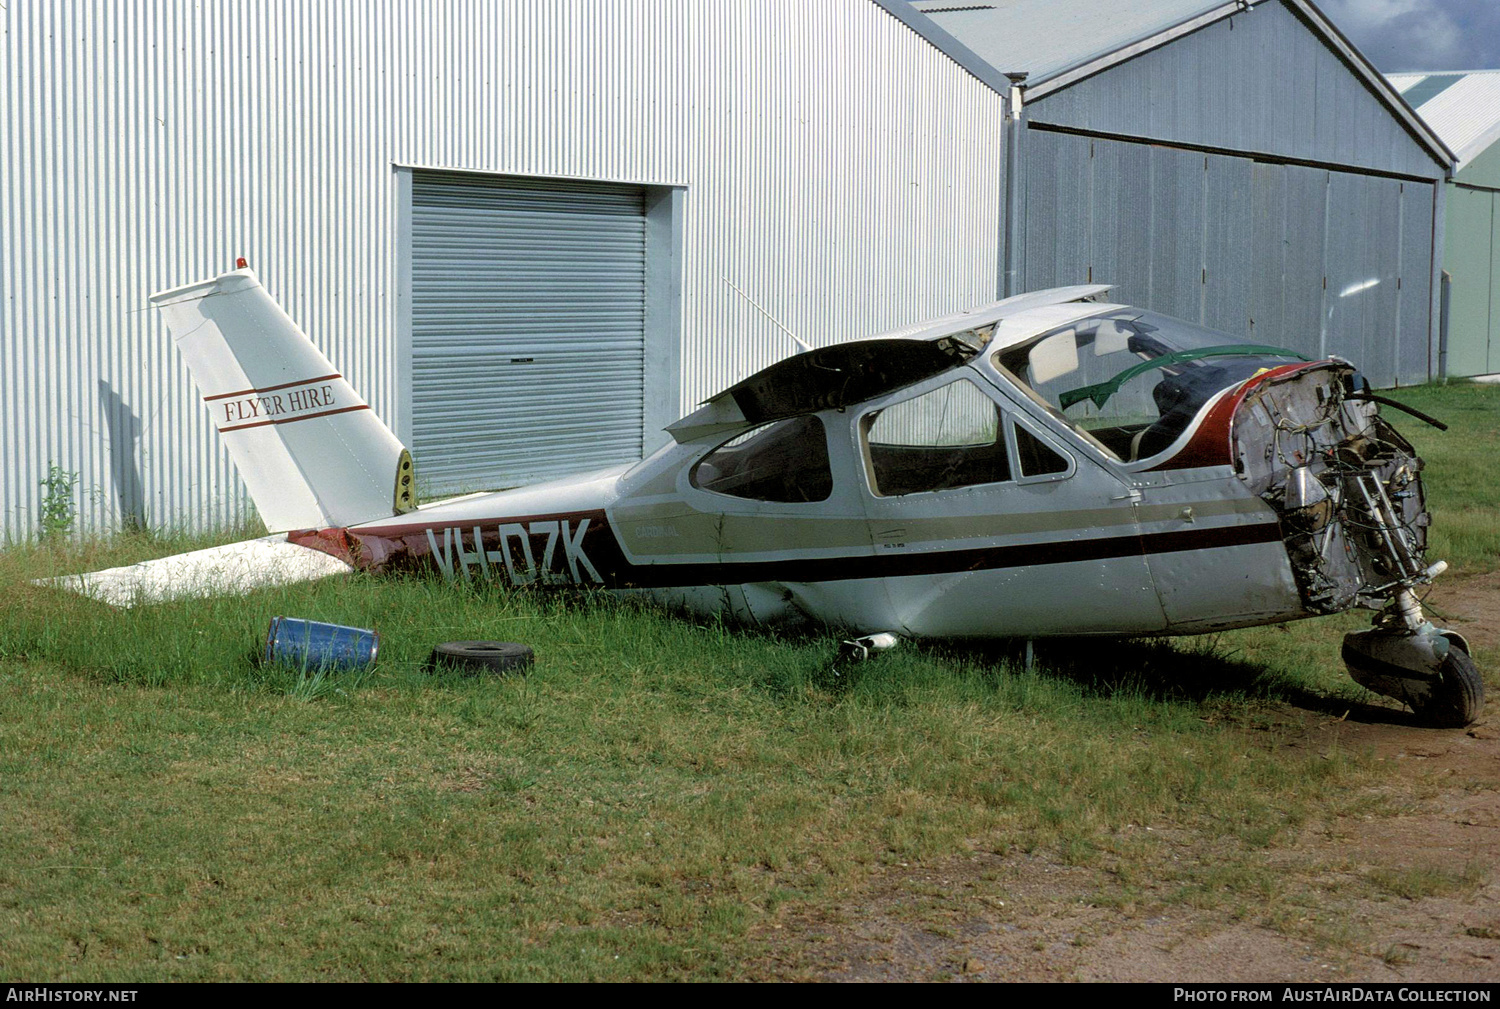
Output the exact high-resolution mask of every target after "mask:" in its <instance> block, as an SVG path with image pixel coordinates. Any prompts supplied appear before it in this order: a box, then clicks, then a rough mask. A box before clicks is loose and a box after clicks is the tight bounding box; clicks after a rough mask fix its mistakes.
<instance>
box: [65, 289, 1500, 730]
mask: <svg viewBox="0 0 1500 1009" xmlns="http://www.w3.org/2000/svg"><path fill="white" fill-rule="evenodd" d="M1108 290H1109V288H1108V287H1107V286H1104V285H1091V286H1086V287H1068V288H1058V289H1054V290H1048V291H1040V292H1035V293H1031V294H1024V295H1020V296H1017V297H1013V298H1009V299H1006V300H1004V301H999V302H995V303H993V304H990V305H986V306H982V307H979V308H976V309H973V310H971V311H968V312H964V313H959V314H955V315H952V316H948V317H946V318H942V319H937V320H933V321H931V322H927V323H924V324H922V325H919V326H913V327H911V328H909V329H906V330H903V331H900V332H896V333H890V334H885V335H883V336H880V337H876V338H872V339H864V340H856V341H852V342H847V343H841V344H836V345H832V346H827V347H821V348H817V349H813V350H809V351H805V352H803V353H798V354H796V355H795V356H793V357H790V358H788V359H786V360H783V361H781V362H779V363H777V364H774V365H771V366H770V367H768V368H766V369H764V370H762V371H760V372H759V373H757V374H755V375H752V376H750V377H749V378H746V379H744V380H743V381H741V382H739V383H737V384H736V385H734V386H732V387H730V388H729V389H727V390H725V391H724V392H722V393H720V394H719V395H717V396H715V397H713V398H712V399H710V400H708V401H707V402H706V403H704V404H703V405H702V406H701V407H700V408H699V409H697V410H696V411H695V412H693V413H691V414H689V415H688V416H686V417H684V418H683V419H681V420H679V421H677V422H676V423H674V424H672V425H671V426H670V427H669V428H668V429H667V430H668V433H670V435H671V438H672V440H671V442H670V443H669V444H668V445H667V446H666V447H664V448H662V449H661V450H660V451H658V452H656V453H655V454H654V455H652V456H651V457H650V458H648V459H646V460H644V461H642V462H638V463H634V464H629V465H621V466H618V467H616V468H613V469H609V470H605V471H602V472H597V473H591V474H586V475H582V476H578V477H575V478H572V479H566V480H560V481H555V482H551V483H546V484H541V485H537V486H531V487H526V488H521V489H516V490H507V491H501V492H497V493H485V494H477V495H468V496H464V497H459V498H453V499H450V500H446V501H439V502H434V503H431V504H424V505H420V506H419V505H418V503H417V500H416V494H415V482H414V469H413V464H412V460H411V456H410V455H409V454H408V452H407V451H406V449H405V448H404V447H403V446H402V445H401V443H400V442H399V441H398V440H397V438H396V437H395V436H394V435H393V434H392V433H391V431H390V430H389V429H388V428H387V427H386V426H385V425H384V424H383V423H382V422H381V421H380V420H379V419H378V418H377V417H376V416H375V415H374V413H373V412H372V411H371V410H370V408H369V406H368V405H367V404H366V403H365V402H364V401H363V400H362V399H360V398H359V396H358V395H357V393H355V391H354V389H353V388H352V387H351V386H350V385H349V383H348V382H346V381H345V380H344V379H343V378H342V377H341V376H340V375H339V373H338V372H337V370H336V369H335V368H334V367H333V365H332V364H331V363H330V362H329V361H328V359H327V358H326V357H325V356H324V355H323V354H322V353H320V352H319V351H318V350H317V349H316V348H315V347H314V346H313V344H312V342H311V341H310V340H309V339H308V338H307V337H306V335H304V334H303V333H302V331H301V330H300V329H299V328H298V327H297V325H296V324H295V323H294V322H293V321H292V319H291V318H289V317H288V316H287V315H286V313H285V312H283V311H282V310H281V308H280V307H279V306H278V305H277V303H276V302H275V301H274V300H273V299H272V298H271V297H270V295H269V294H267V292H266V291H265V289H264V288H263V287H262V286H261V284H260V283H259V282H258V281H257V279H256V277H255V275H254V274H253V273H252V272H251V271H250V270H248V269H244V268H241V269H236V270H234V271H233V272H230V273H226V274H224V275H222V276H220V277H218V278H216V279H213V280H210V281H206V282H204V283H199V284H194V285H190V286H187V287H182V288H178V289H176V290H172V291H167V292H164V293H162V294H159V295H156V296H155V297H154V298H153V301H154V303H155V304H156V306H157V307H158V308H159V309H160V310H161V311H162V313H163V315H164V316H165V319H166V323H167V326H168V328H169V330H170V331H171V333H172V336H173V338H174V340H175V341H176V343H177V346H178V348H179V349H180V351H181V353H182V354H183V357H184V358H185V360H186V361H187V363H188V365H189V368H190V370H191V371H192V374H193V377H194V379H195V381H196V382H197V384H198V387H199V390H200V392H201V394H202V396H203V399H204V402H205V404H206V406H207V407H208V409H209V410H210V413H211V415H212V417H213V420H214V423H215V424H216V425H217V427H218V430H219V431H220V433H221V434H222V436H223V438H224V440H225V443H226V444H227V446H228V447H229V450H230V453H231V455H232V457H233V459H234V461H235V464H236V466H237V467H238V468H239V471H240V473H241V474H242V475H243V477H244V479H245V483H246V484H247V486H248V488H249V490H250V493H251V495H252V497H253V498H254V501H255V503H256V506H257V508H258V509H259V511H260V514H261V516H262V518H263V519H264V520H265V522H266V525H267V527H268V528H270V529H271V530H273V535H272V536H270V537H267V538H265V539H264V540H259V541H253V542H252V543H250V544H235V545H232V546H228V547H219V548H214V549H211V550H207V551H198V552H196V553H194V554H187V555H181V556H179V557H175V558H165V559H163V560H160V561H150V562H146V563H145V564H140V565H133V566H131V567H128V568H119V569H114V570H111V571H103V572H97V573H94V574H90V575H83V576H72V577H70V578H68V579H64V580H62V581H64V582H65V583H66V584H68V585H69V586H70V587H72V588H75V589H77V590H79V591H83V592H87V593H90V594H92V595H94V596H96V597H98V598H101V599H104V600H106V601H108V602H111V603H114V604H117V605H128V604H131V603H134V602H139V601H149V600H154V599H160V598H166V597H169V596H173V595H181V594H191V593H202V592H212V591H239V590H243V589H246V588H250V587H254V586H255V585H259V584H267V583H272V582H280V581H291V580H301V579H309V578H315V577H321V576H323V575H326V574H331V573H336V572H340V571H349V570H351V569H356V568H358V569H367V570H374V571H385V570H412V569H422V570H427V571H431V572H434V573H437V574H440V575H441V576H442V577H445V578H449V579H456V580H462V581H475V580H481V579H484V580H498V581H501V582H504V583H507V584H511V585H517V586H532V585H534V586H557V587H578V586H597V587H599V588H603V589H608V590H612V591H614V592H618V593H624V594H637V595H646V596H649V597H651V598H653V599H656V600H659V601H660V602H662V603H665V604H667V605H669V606H674V607H681V608H685V609H688V610H691V611H695V612H700V613H720V614H726V615H728V616H730V617H732V618H734V619H736V620H739V621H744V622H747V623H753V624H771V623H776V622H780V621H814V622H817V623H821V624H825V625H829V626H832V627H838V628H842V629H849V630H851V631H852V632H853V633H855V634H858V635H865V636H867V641H868V642H873V643H876V644H879V643H884V642H888V641H890V640H893V639H892V638H891V635H895V636H899V637H924V638H925V637H956V638H1038V637H1046V636H1059V635H1067V636H1076V635H1125V636H1134V635H1163V634H1195V633H1200V632H1206V631H1215V630H1220V629H1225V628H1232V627H1244V626H1249V625H1255V624H1266V623H1274V622H1281V621H1289V620H1297V619H1301V618H1304V617H1312V616H1318V615H1321V614H1329V613H1337V612H1341V611H1344V610H1348V609H1351V608H1355V607H1361V608H1367V609H1370V610H1373V611H1375V620H1374V626H1373V627H1372V628H1371V629H1369V630H1366V631H1361V632H1357V633H1353V634H1350V635H1348V636H1347V637H1346V638H1345V641H1344V646H1343V658H1344V660H1345V662H1346V664H1347V665H1348V668H1349V671H1350V673H1351V674H1352V675H1353V677H1354V678H1355V680H1357V681H1358V682H1360V683H1362V684H1364V685H1365V686H1367V687H1369V688H1370V689H1372V690H1375V691H1378V692H1380V693H1383V694H1386V695H1388V696H1391V697H1394V698H1397V699H1398V700H1400V701H1402V702H1404V703H1406V704H1408V705H1410V706H1411V707H1412V708H1413V709H1414V710H1415V711H1416V712H1417V713H1418V714H1419V716H1421V717H1422V718H1423V719H1424V720H1426V721H1427V722H1429V723H1431V724H1434V725H1440V726H1460V725H1465V724H1467V723H1468V722H1470V721H1472V720H1473V719H1474V718H1476V717H1477V716H1478V714H1479V711H1480V709H1481V707H1482V705H1483V687H1482V683H1481V680H1480V678H1479V674H1478V671H1477V670H1476V668H1475V665H1474V663H1473V661H1472V660H1471V659H1470V657H1469V649H1468V646H1467V644H1466V643H1465V641H1464V639H1463V638H1462V637H1461V636H1460V635H1458V634H1456V633H1455V632H1453V631H1451V630H1446V629H1440V628H1438V627H1436V626H1434V625H1433V624H1432V623H1431V622H1430V621H1429V620H1428V619H1427V617H1426V615H1425V614H1424V612H1423V609H1422V605H1421V603H1420V602H1419V600H1418V596H1417V593H1418V592H1419V591H1420V590H1421V589H1422V587H1423V586H1426V585H1428V584H1429V583H1430V582H1431V581H1432V579H1433V578H1435V577H1436V576H1437V575H1439V574H1440V573H1441V572H1442V571H1443V570H1444V568H1445V565H1444V564H1443V562H1441V561H1439V562H1436V563H1433V562H1430V561H1429V560H1428V559H1427V558H1426V546H1427V527H1428V522H1429V515H1428V511H1427V508H1426V504H1425V499H1424V491H1423V486H1422V479H1421V470H1422V460H1421V459H1420V458H1418V457H1417V455H1416V453H1415V451H1414V450H1413V448H1412V446H1411V444H1410V443H1409V442H1408V441H1407V440H1406V439H1405V438H1403V437H1402V436H1401V435H1400V434H1399V433H1397V431H1396V430H1395V429H1394V428H1393V427H1392V426H1391V425H1390V424H1389V423H1388V422H1387V420H1386V418H1385V417H1384V416H1382V414H1381V405H1382V404H1384V405H1386V406H1391V407H1395V408H1398V409H1404V408H1402V407H1401V406H1400V404H1397V403H1394V402H1392V401H1390V400H1386V399H1383V398H1382V397H1380V396H1377V395H1375V394H1373V393H1372V392H1370V390H1369V388H1368V386H1367V385H1366V384H1365V383H1364V382H1363V380H1362V379H1361V377H1360V376H1359V374H1358V373H1357V371H1356V370H1355V368H1354V366H1353V365H1351V364H1350V363H1348V362H1345V361H1342V360H1339V359H1329V360H1322V361H1308V360H1305V359H1302V358H1301V357H1299V356H1298V355H1296V354H1294V353H1291V352H1289V351H1286V350H1283V349H1279V348H1276V347H1270V346H1260V345H1254V344H1248V343H1245V342H1243V341H1240V340H1237V339H1235V338H1234V337H1231V336H1228V335H1225V334H1223V333H1218V332H1213V331H1210V330H1207V329H1204V328H1202V327H1200V326H1197V325H1193V324H1190V323H1187V322H1183V321H1180V320H1176V319H1171V318H1167V317H1164V316H1161V315H1158V314H1155V313H1152V312H1148V311H1143V310H1140V309H1137V308H1131V307H1128V306H1126V305H1119V304H1110V303H1105V302H1101V301H1099V300H1097V299H1099V298H1101V297H1102V296H1103V295H1104V294H1105V292H1107V291H1108ZM1408 412H1411V411H1408ZM1424 419H1425V418H1424Z"/></svg>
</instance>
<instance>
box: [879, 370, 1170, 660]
mask: <svg viewBox="0 0 1500 1009" xmlns="http://www.w3.org/2000/svg"><path fill="white" fill-rule="evenodd" d="M850 434H851V438H852V439H853V443H854V445H855V448H856V450H857V452H858V455H859V457H860V462H861V467H862V470H863V478H864V479H863V483H862V486H861V487H860V491H861V493H862V495H863V497H864V501H865V510H866V514H867V516H868V520H869V523H870V535H871V540H872V543H873V549H874V555H875V557H876V559H877V561H879V562H880V565H881V568H882V572H883V574H884V577H885V582H886V591H887V593H888V595H889V597H890V601H891V607H892V613H893V616H895V618H896V619H897V620H898V622H899V623H898V625H897V626H894V627H890V628H886V629H888V630H896V631H900V632H904V633H909V634H915V635H922V636H958V637H966V636H967V637H981V636H993V637H1012V636H1014V637H1028V636H1042V635H1054V634H1079V633H1147V632H1151V631H1156V630H1159V629H1161V627H1162V626H1163V625H1164V619H1163V615H1162V610H1161V606H1160V604H1159V602H1158V599H1157V595H1156V592H1155V590H1154V588H1153V586H1152V584H1151V576H1150V571H1149V569H1148V567H1147V564H1146V560H1145V558H1144V557H1143V556H1142V551H1141V544H1140V530H1139V526H1138V524H1137V521H1136V515H1135V509H1134V507H1133V504H1134V498H1135V496H1136V495H1135V492H1134V491H1133V490H1132V488H1130V487H1129V486H1127V485H1126V484H1125V483H1124V482H1123V481H1122V480H1121V479H1120V478H1119V477H1118V476H1117V475H1115V474H1114V473H1113V472H1111V471H1110V470H1109V469H1107V468H1106V467H1104V466H1103V465H1101V464H1099V463H1098V462H1097V461H1095V460H1093V459H1091V458H1089V457H1088V455H1087V454H1086V453H1083V452H1080V451H1078V450H1077V447H1076V446H1072V445H1070V444H1069V443H1068V440H1067V439H1065V438H1063V437H1060V436H1059V435H1058V434H1057V433H1056V432H1054V431H1052V430H1050V429H1049V427H1048V425H1046V424H1045V423H1044V422H1042V421H1039V420H1038V419H1037V418H1034V417H1032V416H1029V415H1028V411H1026V410H1025V409H1023V408H1022V407H1021V406H1020V405H1019V403H1017V402H1013V401H1011V400H1009V399H1008V398H1007V397H1006V396H1005V395H1004V393H1003V392H1001V391H1000V390H997V389H996V388H995V387H994V386H993V385H992V384H991V383H989V382H988V381H986V380H985V379H983V378H981V377H980V375H979V374H977V373H975V372H974V371H973V370H972V369H969V368H963V369H958V370H957V371H955V372H948V373H947V374H945V375H942V376H938V377H936V378H933V379H929V380H928V381H926V382H923V383H920V384H918V385H915V386H912V387H909V388H907V389H904V390H902V391H901V392H899V393H895V394H892V395H890V396H887V397H885V398H883V399H880V400H876V401H874V402H872V403H870V404H868V405H867V406H866V407H864V408H862V410H861V411H860V412H859V413H858V415H856V416H855V417H853V418H852V419H851V432H850Z"/></svg>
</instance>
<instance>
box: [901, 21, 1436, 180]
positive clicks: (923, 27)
mask: <svg viewBox="0 0 1500 1009" xmlns="http://www.w3.org/2000/svg"><path fill="white" fill-rule="evenodd" d="M876 3H878V4H880V6H881V7H883V8H885V10H887V11H888V12H890V13H891V14H892V15H894V16H895V17H897V18H899V19H900V20H901V21H903V22H905V23H906V24H907V25H908V26H909V27H911V28H912V29H913V30H915V31H916V32H917V33H918V34H920V35H922V36H923V37H924V38H926V39H927V40H928V41H929V42H931V43H932V44H933V45H935V46H937V47H938V48H939V49H941V50H943V51H944V52H945V53H947V54H948V56H949V57H950V58H952V59H953V60H954V61H955V62H957V63H958V64H959V65H960V66H962V67H964V69H966V70H968V71H969V72H970V73H971V74H973V75H974V76H975V77H978V78H979V79H980V80H981V81H983V82H984V83H986V84H988V85H989V86H990V87H992V88H994V89H995V90H997V91H1000V92H1002V93H1005V92H1007V91H1008V90H1009V87H1010V80H1008V79H1007V76H1006V75H1008V74H1017V73H1024V74H1025V75H1026V79H1025V84H1024V92H1023V100H1024V101H1026V102H1031V101H1035V100H1037V99H1040V98H1044V97H1046V96H1047V95H1049V94H1052V93H1055V92H1057V91H1059V90H1061V89H1063V88H1066V87H1069V86H1070V85H1072V84H1076V83H1078V82H1079V81H1082V80H1084V79H1086V78H1089V77H1092V76H1093V75H1095V74H1098V73H1100V72H1102V71H1104V70H1107V69H1109V68H1110V67H1112V66H1115V65H1118V64H1120V63H1123V62H1125V61H1127V60H1130V59H1131V58H1133V57H1135V56H1139V55H1141V54H1143V53H1147V52H1150V51H1152V50H1154V49H1157V48H1159V47H1161V46H1163V45H1166V44H1167V43H1169V42H1171V41H1173V40H1174V39H1177V38H1180V37H1182V36H1184V35H1187V34H1190V33H1192V32H1195V31H1197V30H1199V29H1200V28H1204V27H1206V26H1208V25H1211V24H1214V23H1215V22H1218V21H1221V20H1223V19H1225V18H1228V17H1231V16H1233V15H1235V14H1239V13H1244V12H1245V11H1248V10H1253V9H1254V8H1255V7H1258V6H1261V5H1262V4H1267V3H1284V5H1285V6H1286V7H1288V8H1291V9H1292V10H1294V11H1295V13H1296V14H1297V16H1298V17H1299V18H1300V19H1301V20H1302V21H1303V22H1304V23H1305V24H1306V25H1307V26H1308V27H1309V28H1310V29H1311V30H1312V31H1313V32H1314V33H1315V34H1316V35H1317V36H1318V37H1319V38H1321V40H1322V41H1323V42H1324V43H1325V44H1326V45H1328V47H1329V48H1331V49H1333V50H1334V51H1335V52H1336V53H1337V54H1338V56H1339V57H1340V58H1341V59H1342V60H1343V62H1344V64H1345V65H1346V66H1347V67H1348V68H1349V70H1350V71H1351V72H1352V73H1353V74H1354V76H1356V77H1358V78H1360V79H1361V80H1362V81H1363V82H1364V84H1365V85H1366V86H1367V87H1368V89H1369V90H1370V92H1371V93H1373V94H1374V95H1375V97H1376V98H1377V99H1378V100H1379V101H1380V102H1381V104H1383V105H1384V106H1385V107H1386V109H1387V110H1388V111H1389V113H1390V114H1391V116H1392V117H1393V118H1395V119H1397V120H1399V121H1400V122H1401V123H1402V125H1403V126H1404V128H1405V129H1406V130H1407V132H1408V133H1410V134H1411V135H1412V136H1413V137H1414V138H1415V139H1416V141H1417V142H1418V143H1419V144H1420V145H1421V146H1422V147H1423V148H1424V149H1425V150H1426V151H1427V153H1428V154H1429V155H1430V156H1431V157H1432V159H1433V160H1434V161H1435V162H1437V163H1438V164H1439V165H1441V166H1443V167H1444V168H1445V169H1446V168H1448V167H1449V166H1451V165H1452V164H1453V160H1454V158H1453V154H1452V152H1451V151H1450V150H1449V149H1448V147H1447V146H1446V145H1445V144H1444V143H1443V141H1442V140H1441V139H1440V138H1439V135H1438V133H1437V132H1435V131H1434V130H1433V128H1432V127H1431V126H1429V125H1428V124H1427V123H1426V122H1424V121H1423V120H1422V118H1421V117H1420V116H1417V115H1416V114H1415V113H1414V112H1413V111H1412V109H1411V108H1410V106H1408V105H1407V104H1406V103H1405V102H1403V101H1402V100H1401V98H1400V97H1399V96H1398V95H1397V93H1396V90H1395V88H1393V87H1392V86H1391V83H1390V82H1389V81H1387V80H1386V78H1385V77H1384V76H1383V75H1382V74H1381V73H1380V72H1379V71H1378V70H1376V69H1375V67H1374V66H1373V65H1372V64H1371V63H1370V62H1369V60H1367V59H1366V58H1365V57H1364V55H1363V54H1362V53H1360V51H1359V50H1358V49H1356V48H1355V47H1354V45H1353V44H1352V43H1351V42H1350V41H1349V40H1348V39H1347V38H1346V37H1345V36H1344V35H1343V33H1342V32H1340V31H1339V30H1338V28H1337V27H1336V26H1335V25H1334V24H1333V23H1332V22H1331V21H1329V20H1328V19H1327V17H1326V16H1325V15H1324V14H1323V13H1322V12H1321V11H1320V10H1318V8H1317V7H1316V6H1315V5H1314V4H1313V3H1312V0H1131V2H1130V3H1120V2H1119V0H876Z"/></svg>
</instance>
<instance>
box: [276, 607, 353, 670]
mask: <svg viewBox="0 0 1500 1009" xmlns="http://www.w3.org/2000/svg"><path fill="white" fill-rule="evenodd" d="M379 650H380V635H379V634H376V633H375V632H374V631H368V630H365V629H364V628H361V627H344V626H342V625H340V624H320V623H318V622H317V621H316V620H298V619H296V618H295V617H272V618H271V628H270V630H268V631H267V632H266V653H265V661H266V662H267V663H271V662H276V663H280V664H281V665H285V666H292V667H293V668H296V669H330V670H332V669H363V668H365V667H366V666H369V665H373V664H374V662H375V653H376V652H378V651H379Z"/></svg>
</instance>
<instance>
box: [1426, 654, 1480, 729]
mask: <svg viewBox="0 0 1500 1009" xmlns="http://www.w3.org/2000/svg"><path fill="white" fill-rule="evenodd" d="M1482 711H1484V680H1482V679H1481V678H1480V676H1479V667H1478V666H1476V665H1474V660H1473V659H1471V658H1469V655H1468V653H1467V652H1465V651H1463V650H1462V649H1459V648H1450V649H1448V654H1447V656H1445V657H1444V659H1443V665H1442V668H1441V670H1440V678H1439V680H1438V682H1437V683H1436V684H1434V685H1433V688H1432V693H1431V694H1430V695H1428V697H1427V700H1426V702H1425V703H1423V704H1422V705H1421V706H1420V707H1418V708H1417V709H1416V712H1417V717H1418V718H1420V719H1421V720H1422V721H1423V722H1425V723H1426V724H1428V725H1431V726H1434V727H1435V728H1439V729H1461V728H1463V727H1464V726H1465V725H1468V724H1469V723H1470V722H1472V721H1474V720H1475V719H1476V718H1478V717H1479V715H1480V713H1481V712H1482Z"/></svg>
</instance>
